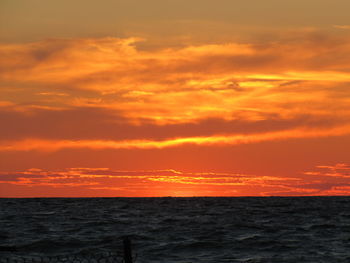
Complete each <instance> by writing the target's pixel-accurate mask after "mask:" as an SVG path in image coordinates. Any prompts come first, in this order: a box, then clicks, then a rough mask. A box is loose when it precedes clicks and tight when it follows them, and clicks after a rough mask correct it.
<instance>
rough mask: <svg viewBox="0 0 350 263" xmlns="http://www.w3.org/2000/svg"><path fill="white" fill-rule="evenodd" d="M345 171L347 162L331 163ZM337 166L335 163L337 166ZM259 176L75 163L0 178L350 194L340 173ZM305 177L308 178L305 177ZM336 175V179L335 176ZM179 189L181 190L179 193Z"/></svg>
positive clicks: (105, 189)
mask: <svg viewBox="0 0 350 263" xmlns="http://www.w3.org/2000/svg"><path fill="white" fill-rule="evenodd" d="M334 167H343V168H339V169H341V170H345V171H346V172H348V170H349V165H346V164H341V165H339V164H338V165H335V166H332V168H324V169H334ZM337 169H338V168H337ZM306 174H307V175H308V177H304V176H303V175H298V176H295V177H280V176H259V175H253V174H242V173H225V172H182V171H177V170H173V169H168V170H134V171H132V170H112V169H109V168H87V167H77V168H68V169H61V170H53V171H50V170H43V169H28V170H25V171H19V172H12V173H11V172H2V173H0V183H1V184H3V185H4V184H6V185H9V187H27V188H28V187H30V188H32V189H34V190H33V191H35V188H36V187H43V186H45V187H47V188H46V189H62V192H61V194H62V196H64V195H65V193H66V190H67V189H68V188H72V187H73V188H77V189H78V188H79V189H80V190H83V189H85V191H88V192H89V193H90V194H93V195H94V196H96V195H100V196H101V195H103V194H106V193H107V195H114V196H118V195H123V196H168V195H176V193H178V194H180V195H181V193H182V194H184V195H186V194H185V193H187V194H190V195H191V194H192V195H205V194H209V195H216V196H220V195H232V194H233V195H252V193H255V194H254V195H263V196H264V195H287V196H288V195H330V194H333V195H342V194H349V189H350V180H349V179H350V177H348V176H342V175H340V174H339V175H338V176H335V175H332V176H330V177H328V176H329V175H327V174H326V175H324V176H323V175H321V176H319V175H317V176H316V175H315V174H313V175H311V176H310V174H308V173H306ZM309 176H310V177H309ZM335 177H337V178H335ZM181 189H182V190H183V191H182V192H181Z"/></svg>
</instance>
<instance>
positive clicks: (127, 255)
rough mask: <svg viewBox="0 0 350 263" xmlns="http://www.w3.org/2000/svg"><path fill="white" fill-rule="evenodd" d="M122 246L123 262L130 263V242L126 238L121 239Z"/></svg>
mask: <svg viewBox="0 0 350 263" xmlns="http://www.w3.org/2000/svg"><path fill="white" fill-rule="evenodd" d="M123 245H124V262H125V263H132V254H131V241H130V239H129V238H128V237H124V238H123Z"/></svg>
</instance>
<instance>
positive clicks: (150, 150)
mask: <svg viewBox="0 0 350 263" xmlns="http://www.w3.org/2000/svg"><path fill="white" fill-rule="evenodd" d="M348 10H350V2H349V1H348V0H307V1H305V0H303V1H302V0H293V1H291V0H286V1H280V0H265V1H258V0H245V1H243V0H216V1H212V0H200V1H199V0H186V1H185V0H148V1H136V0H100V1H97V0H84V1H83V0H75V1H71V0H51V1H44V0H1V1H0V58H1V60H0V197H96V196H106V197H114V196H116V197H119V196H120V197H158V196H309V195H348V194H350V150H349V149H350V106H349V105H350V62H349V61H350V16H349V14H348Z"/></svg>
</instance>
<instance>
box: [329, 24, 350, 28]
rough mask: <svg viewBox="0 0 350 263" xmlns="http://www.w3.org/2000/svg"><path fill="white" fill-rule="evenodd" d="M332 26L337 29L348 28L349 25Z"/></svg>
mask: <svg viewBox="0 0 350 263" xmlns="http://www.w3.org/2000/svg"><path fill="white" fill-rule="evenodd" d="M333 27H335V28H338V29H350V25H334V26H333Z"/></svg>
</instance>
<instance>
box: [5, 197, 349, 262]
mask: <svg viewBox="0 0 350 263" xmlns="http://www.w3.org/2000/svg"><path fill="white" fill-rule="evenodd" d="M0 209H1V210H0V240H1V244H0V258H1V257H2V258H5V257H11V256H13V255H15V254H16V255H18V254H20V255H26V256H28V255H34V256H35V255H36V256H37V255H41V256H44V255H45V256H50V255H51V256H52V255H60V254H70V253H84V252H89V253H100V252H104V251H119V250H120V247H121V239H120V238H121V236H124V235H130V237H131V239H132V241H133V248H134V251H135V253H137V255H138V258H137V261H136V263H142V262H144V263H148V262H150V263H154V262H162V263H173V262H181V263H188V262H196V263H197V262H198V263H202V262H215V263H217V262H293V263H299V262H327V263H331V262H337V263H339V262H350V197H296V198H278V197H270V198H89V199H84V198H83V199H59V198H52V199H0Z"/></svg>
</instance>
